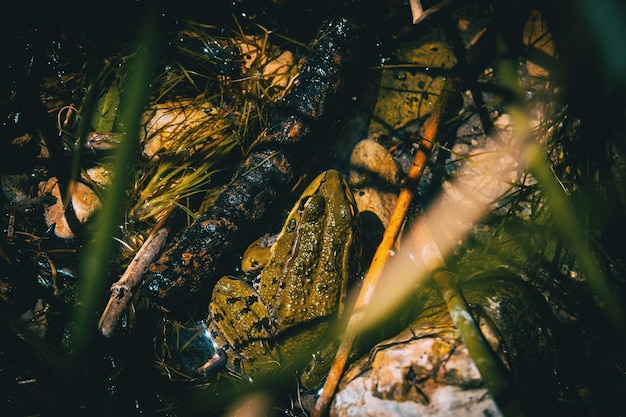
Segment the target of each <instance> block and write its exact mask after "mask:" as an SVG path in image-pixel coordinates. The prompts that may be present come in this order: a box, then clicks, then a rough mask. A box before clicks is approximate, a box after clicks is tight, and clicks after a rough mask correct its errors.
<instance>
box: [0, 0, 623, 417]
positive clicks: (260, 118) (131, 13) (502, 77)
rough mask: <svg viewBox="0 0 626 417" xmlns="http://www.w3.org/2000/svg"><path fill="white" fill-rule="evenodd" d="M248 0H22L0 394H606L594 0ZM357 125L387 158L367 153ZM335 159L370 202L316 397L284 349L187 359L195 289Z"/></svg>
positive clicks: (379, 403) (603, 32)
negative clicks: (240, 361) (213, 370)
mask: <svg viewBox="0 0 626 417" xmlns="http://www.w3.org/2000/svg"><path fill="white" fill-rule="evenodd" d="M251 3H253V2H248V1H240V2H234V3H233V4H221V3H219V4H215V5H212V6H211V8H210V10H206V9H205V8H204V7H200V6H198V5H197V4H195V3H193V2H191V3H190V4H189V5H177V6H176V7H175V6H174V5H162V4H161V5H159V4H152V3H150V4H148V2H137V4H135V5H134V6H133V7H132V8H129V9H128V10H127V11H126V12H125V14H124V15H123V16H121V18H120V17H119V16H116V17H117V18H118V19H117V20H119V21H120V23H119V24H120V26H121V27H119V28H118V30H117V31H116V32H115V33H111V32H110V31H102V30H101V29H100V28H99V27H98V25H90V26H86V25H85V24H84V22H83V23H81V24H77V25H75V26H72V25H71V22H68V21H67V20H64V19H61V20H59V21H57V22H56V23H61V24H60V25H57V24H54V25H53V24H52V23H48V18H47V17H46V16H45V10H43V9H42V11H41V13H37V12H31V11H28V12H26V11H24V12H23V15H24V16H23V18H22V19H23V20H22V23H23V27H22V29H21V30H18V32H16V33H14V32H11V34H10V36H12V38H11V39H14V41H13V42H12V45H11V48H12V50H11V52H12V53H11V54H9V55H8V56H10V65H8V66H7V68H5V69H7V70H8V71H7V74H6V75H5V78H6V82H7V86H8V88H7V89H6V90H3V96H2V97H1V98H0V100H1V101H0V102H1V103H2V111H3V113H2V114H3V117H4V119H3V125H2V129H1V130H0V158H1V164H0V186H1V190H2V194H1V195H0V205H1V210H2V212H1V218H0V224H1V225H2V228H1V232H2V236H1V237H0V265H1V268H0V303H1V305H2V327H1V332H2V338H1V340H2V342H0V387H1V388H2V389H1V391H2V392H3V393H4V396H5V398H3V405H2V406H1V407H5V408H0V410H2V412H3V414H6V415H44V414H45V413H46V412H63V413H69V414H79V415H82V414H86V415H94V414H96V415H100V414H101V415H108V414H112V413H116V414H121V415H132V414H135V413H138V412H140V413H142V414H150V415H152V414H154V415H162V414H166V415H176V416H178V415H180V416H186V415H222V414H225V413H228V412H235V411H236V410H237V409H238V406H239V404H243V405H242V407H253V406H254V407H260V411H259V415H281V414H284V415H309V414H311V415H316V416H322V415H326V413H330V414H331V415H337V416H339V415H345V412H346V409H347V407H356V406H358V407H360V406H363V407H364V409H365V410H369V411H370V412H372V413H377V412H381V413H382V412H383V411H382V410H385V407H387V406H389V404H404V406H406V405H407V404H416V405H418V406H425V408H428V407H427V406H428V405H429V404H434V403H432V402H431V401H434V400H433V399H434V398H435V395H436V393H437V392H442V391H440V390H442V389H443V390H447V389H452V388H451V387H454V389H455V390H457V391H456V392H457V395H459V397H455V398H457V400H458V401H459V402H460V401H461V398H464V400H463V401H465V400H466V399H467V396H466V397H461V395H462V394H460V393H462V392H463V391H465V393H466V394H467V390H477V391H475V392H479V393H480V395H481V401H482V399H484V398H489V399H491V400H493V402H492V403H489V404H488V405H485V403H481V404H479V403H480V401H477V400H472V399H471V398H470V399H469V400H467V401H468V402H467V406H468V407H473V406H479V407H483V406H484V407H485V409H488V410H490V411H489V412H495V413H502V414H503V415H523V414H534V413H542V412H549V413H551V414H561V415H581V416H587V415H589V416H590V415H620V414H621V413H623V412H624V408H623V404H621V398H620V393H621V392H623V390H624V389H625V388H626V379H625V378H624V375H623V372H622V370H623V367H624V365H625V361H626V358H625V357H624V354H623V352H624V349H623V347H624V344H625V343H626V323H625V313H624V300H625V297H624V286H625V285H626V278H625V277H626V264H625V260H624V256H623V253H622V251H621V249H620V248H621V244H620V242H621V239H622V237H623V236H624V234H625V233H626V223H625V222H624V220H625V219H626V216H625V215H624V214H625V213H624V211H625V207H626V193H624V190H625V189H626V188H625V186H624V178H625V176H626V164H625V163H624V160H625V159H624V158H625V157H626V146H625V143H626V142H625V139H626V130H625V129H624V126H623V124H624V120H626V118H625V117H624V116H625V111H626V108H625V107H624V106H623V104H621V101H619V100H615V97H620V95H623V93H624V89H625V87H626V79H624V77H623V75H622V74H623V71H622V70H623V69H624V68H622V66H623V62H624V53H623V52H622V51H621V48H618V47H616V45H615V44H614V43H615V42H617V43H618V44H619V41H618V40H615V39H612V38H607V34H608V33H612V32H611V30H610V29H615V30H618V28H619V25H617V23H616V21H617V20H612V19H610V18H609V17H607V16H606V15H605V16H604V17H602V18H598V16H600V15H602V13H603V12H604V11H605V10H608V9H603V8H602V7H604V5H602V4H598V5H595V6H593V7H594V10H593V12H590V11H589V10H587V9H585V7H586V6H585V5H584V4H582V3H576V6H578V7H580V9H579V8H578V7H573V6H572V5H568V6H567V7H566V6H564V5H563V4H561V2H549V3H547V4H537V5H534V4H528V3H522V2H519V3H515V4H513V5H504V4H501V2H492V1H487V0H485V1H480V2H478V3H477V4H472V5H468V4H459V3H458V2H449V3H444V4H440V5H437V6H436V7H433V8H428V7H426V10H423V9H421V8H420V6H422V4H421V3H420V2H414V1H411V2H399V3H398V4H396V3H393V4H389V5H387V4H376V3H374V2H365V1H364V2H349V1H348V2H320V3H318V4H315V5H309V6H305V5H301V4H298V2H290V1H285V2H278V1H276V2H275V1H268V2H261V3H255V4H251ZM404 3H406V4H404ZM609 3H610V4H611V5H613V3H612V2H610V1H607V4H609ZM508 6H511V7H508ZM613 6H615V7H616V10H617V12H619V13H621V14H623V15H624V14H626V10H624V9H623V8H620V7H618V6H617V5H616V4H615V5H613ZM589 7H591V6H589ZM607 7H608V6H607ZM411 11H412V12H413V15H412V14H411ZM424 11H425V12H426V13H425V14H423V15H422V13H423V12H424ZM617 12H616V14H615V15H616V16H617ZM20 16H21V15H20ZM29 16H30V18H29ZM420 16H421V17H420ZM105 17H106V15H103V17H102V18H103V19H105ZM596 19H600V20H602V22H603V23H604V25H606V27H602V26H599V25H598V21H599V20H596ZM308 22H313V23H308ZM582 28H585V29H582ZM619 30H621V29H619ZM619 30H618V31H619ZM618 49H620V50H618ZM13 52H14V53H13ZM589 56H593V57H594V59H589V58H588V57H589ZM23 69H25V71H23ZM366 138H367V139H368V140H369V141H370V142H373V143H375V145H376V146H379V147H380V148H381V149H382V151H381V152H383V153H384V156H383V157H381V159H380V160H376V162H371V161H368V160H367V157H368V156H366V157H365V160H361V161H359V162H358V163H357V162H356V159H355V157H354V155H353V154H352V155H351V152H352V150H353V148H355V144H356V143H357V142H359V141H360V140H361V139H366ZM368 149H370V148H368ZM373 152H374V151H373V150H368V151H367V152H363V153H365V154H368V153H372V154H373ZM386 160H389V161H391V165H393V167H391V168H390V167H387V166H382V165H383V162H380V161H386ZM376 165H378V167H379V168H380V171H376V172H371V170H370V169H369V168H367V169H366V168H364V167H373V166H376ZM328 168H335V169H339V170H341V171H342V172H343V173H344V176H345V177H346V178H348V179H349V180H350V183H351V186H352V188H353V192H354V193H355V195H357V202H358V203H359V204H360V207H361V209H362V207H368V210H367V214H364V213H362V223H363V225H364V232H365V234H366V240H365V246H364V250H363V259H362V263H363V277H362V281H360V282H358V283H357V285H356V287H355V290H354V291H355V292H354V294H353V295H351V297H352V299H351V300H352V301H353V302H355V310H354V311H355V314H354V315H352V316H350V315H348V314H347V315H346V316H344V317H342V320H341V321H339V322H338V323H336V327H337V331H336V334H335V335H336V336H337V341H339V340H340V341H341V344H340V347H339V351H338V353H337V356H336V358H335V361H334V363H333V364H332V366H333V367H332V369H331V370H330V373H329V374H328V375H329V377H328V379H327V380H326V385H325V386H324V390H323V391H321V395H318V394H319V393H317V392H315V393H312V392H306V391H305V390H303V389H299V388H300V387H299V386H298V383H297V382H295V381H296V378H294V375H293V373H294V370H293V369H285V370H284V371H283V372H279V373H278V374H277V375H270V376H268V378H267V379H260V380H258V381H247V380H241V379H240V378H238V376H237V375H229V374H227V373H226V372H222V373H220V372H217V374H214V375H199V374H197V373H194V369H196V368H198V366H199V365H201V364H203V363H204V362H205V361H207V360H208V359H209V358H211V357H212V355H216V347H215V346H213V344H212V342H211V339H210V338H209V337H207V335H208V333H209V332H208V330H207V325H206V323H205V319H206V315H207V304H208V302H209V300H210V296H211V290H212V286H213V285H214V284H215V282H217V280H218V279H219V278H220V277H221V276H222V275H243V274H242V271H241V270H240V267H239V260H240V257H241V256H242V254H243V252H244V250H245V248H246V246H247V245H248V244H249V243H251V242H252V241H254V240H255V239H256V238H258V237H260V236H262V235H263V234H264V233H267V234H270V233H276V232H277V231H278V230H279V228H280V226H281V224H282V222H283V221H284V218H285V214H286V212H287V211H288V207H290V206H291V205H293V203H294V199H295V198H296V196H297V195H299V194H300V192H301V190H302V189H303V188H304V186H305V185H306V183H307V182H309V181H310V180H311V179H312V178H313V177H315V175H316V174H317V173H318V172H320V171H323V170H325V169H328ZM389 172H392V174H388V173H389ZM381 179H382V180H381ZM377 187H378V191H374V192H372V190H375V189H376V188H377ZM380 190H382V191H380ZM370 193H371V194H370ZM372 195H373V196H374V197H372ZM383 195H384V198H383V197H381V196H383ZM389 196H391V197H389ZM370 198H371V200H369V199H370ZM385 204H386V206H385ZM382 206H384V207H382ZM369 208H372V209H371V210H373V211H374V212H376V210H378V209H380V210H381V211H379V212H376V213H375V214H377V215H378V217H376V216H375V215H373V216H370V217H366V216H368V215H369V214H371V212H370V211H369ZM362 210H363V209H362ZM363 211H366V210H363ZM381 212H383V213H385V214H384V215H381V214H380V213H381ZM383 229H384V232H383ZM265 239H266V240H267V241H271V238H269V237H267V238H265ZM359 291H361V292H360V293H359ZM516 297H518V298H516ZM354 300H356V301H354ZM372 306H374V307H376V308H371V307H372ZM522 312H523V313H522ZM348 313H350V310H348ZM381 322H382V323H383V324H382V325H381ZM431 324H432V326H431ZM315 342H318V341H315ZM431 342H432V345H433V346H435V347H436V348H437V349H439V350H438V351H437V354H435V353H433V352H435V351H434V350H433V351H428V349H430V347H429V346H431ZM424 346H427V347H424ZM307 348H309V347H307V346H303V347H302V350H303V361H307V362H308V359H309V358H310V356H311V355H312V354H314V353H316V352H312V351H308V350H307ZM423 349H426V350H425V351H424V350H423ZM433 349H434V348H433ZM396 350H397V351H399V352H402V353H401V355H404V356H406V355H407V353H406V352H413V353H414V354H416V355H417V354H424V355H427V356H429V358H430V359H429V362H428V364H426V365H425V364H424V363H421V364H418V363H417V362H410V361H407V362H406V363H405V362H403V363H400V361H397V360H395V359H393V358H394V352H396ZM415 352H419V353H415ZM424 352H426V353H424ZM218 356H219V355H216V356H215V357H216V358H217V357H218ZM470 357H471V358H472V359H473V361H474V363H475V368H472V367H471V366H469V367H467V368H464V367H458V368H457V367H455V366H457V365H455V363H458V362H464V363H466V362H467V361H466V360H465V359H458V358H470ZM455 361H456V362H455ZM529 362H532V363H529ZM329 365H330V364H329ZM391 370H393V372H392V371H391ZM393 373H395V374H396V376H395V377H394V378H397V374H400V375H401V377H400V378H399V379H393V378H392V376H391V374H393ZM368 378H369V379H368ZM536 378H540V379H541V383H539V382H536V383H534V382H533V379H536ZM251 382H252V383H251ZM368 384H372V385H373V386H375V387H374V388H372V390H370V391H365V392H364V391H360V388H359V387H360V386H368ZM458 387H461V388H458ZM481 390H482V391H481ZM284 392H287V393H288V394H287V395H285V394H284ZM361 396H362V397H361ZM370 397H371V398H370ZM539 397H541V398H542V401H543V400H545V401H546V404H549V405H546V406H545V408H542V407H543V405H542V404H543V402H541V403H540V402H537V401H534V399H536V398H539ZM367 398H370V400H371V402H367V401H366V399H367ZM373 398H375V400H374V399H373ZM333 400H334V401H335V402H334V403H333ZM437 404H438V406H441V404H440V403H437ZM464 404H465V403H464ZM444 406H445V405H444ZM342 407H346V408H342ZM377 407H380V408H377ZM430 408H431V409H432V408H433V407H430ZM421 412H423V410H422V411H421Z"/></svg>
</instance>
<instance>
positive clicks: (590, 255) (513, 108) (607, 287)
mask: <svg viewBox="0 0 626 417" xmlns="http://www.w3.org/2000/svg"><path fill="white" fill-rule="evenodd" d="M498 48H499V53H500V54H501V55H502V56H505V53H506V51H507V45H506V44H505V42H504V40H502V38H499V39H498ZM497 71H498V73H499V74H500V80H501V81H500V82H501V85H502V86H503V87H504V88H505V89H506V90H507V91H511V92H512V93H513V95H512V97H514V98H515V99H517V100H513V101H512V102H510V103H508V105H507V107H508V112H509V114H510V115H511V120H512V123H513V127H514V129H515V130H516V132H517V136H518V137H519V138H520V139H521V140H522V141H523V151H522V157H523V158H524V161H525V163H526V165H527V166H528V170H529V171H530V173H531V174H532V175H533V176H534V177H535V178H536V180H537V182H538V184H539V187H540V188H541V190H542V192H543V195H544V196H545V199H546V202H547V206H548V210H549V211H550V213H551V217H552V219H553V222H554V225H555V227H556V230H557V232H558V233H559V235H560V236H561V239H562V240H563V242H564V243H565V244H566V245H567V246H568V247H569V248H570V250H571V251H572V253H573V254H574V256H575V257H576V259H577V260H578V262H579V263H580V267H581V269H582V270H583V271H584V274H583V276H584V277H585V279H586V280H587V282H588V283H589V286H590V288H591V289H592V291H593V292H594V294H595V296H596V302H597V303H598V305H599V307H600V308H601V309H602V310H603V311H604V312H605V314H606V316H607V318H608V319H609V320H610V321H611V323H612V324H613V325H614V326H615V328H616V330H617V331H618V332H619V333H620V336H621V338H622V341H623V342H626V320H625V316H624V310H623V306H622V304H621V301H620V298H619V292H618V291H617V288H616V287H615V285H614V284H613V283H612V282H611V281H610V280H609V278H608V277H607V276H606V275H605V273H604V272H603V271H602V268H601V267H600V264H599V260H598V258H597V254H596V253H594V250H593V249H592V248H591V246H590V245H589V236H588V233H587V232H586V230H585V228H584V227H583V226H582V223H581V222H580V220H579V218H578V215H577V213H576V209H575V207H574V205H573V203H572V201H571V200H570V198H569V197H568V195H567V193H566V191H565V190H564V189H563V186H562V185H561V181H559V179H558V178H557V177H556V175H555V173H554V171H553V170H552V169H551V167H550V164H549V163H548V160H547V156H546V152H545V151H544V150H543V149H542V148H541V146H540V145H539V144H538V142H537V141H536V140H535V139H534V138H533V135H532V132H531V130H530V128H529V126H530V121H529V118H528V115H527V114H526V112H525V111H524V109H523V107H522V105H521V104H519V98H520V97H523V92H522V91H521V87H520V85H519V83H518V78H517V71H516V67H515V62H514V61H513V60H512V59H501V60H500V61H499V63H498V66H497Z"/></svg>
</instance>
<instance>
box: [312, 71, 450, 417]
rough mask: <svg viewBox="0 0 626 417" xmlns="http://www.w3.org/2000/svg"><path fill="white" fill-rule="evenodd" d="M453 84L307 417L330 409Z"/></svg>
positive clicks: (429, 125) (425, 136)
mask: <svg viewBox="0 0 626 417" xmlns="http://www.w3.org/2000/svg"><path fill="white" fill-rule="evenodd" d="M454 82H455V81H454V79H453V77H448V78H447V79H446V82H445V84H444V87H443V89H442V91H441V95H440V96H439V100H438V101H437V105H436V107H435V108H434V109H433V111H432V113H431V115H430V117H429V118H428V120H427V121H426V123H425V124H424V127H423V133H422V139H421V141H420V143H419V149H418V151H417V153H416V155H415V157H414V159H413V164H412V165H411V168H410V169H409V172H408V174H407V178H406V182H405V184H404V187H403V188H402V190H400V193H399V194H398V199H397V202H396V206H395V207H394V210H393V212H392V213H391V216H390V218H389V223H388V225H387V227H386V229H385V232H384V234H383V238H382V241H381V243H380V244H379V245H378V248H377V249H376V252H375V253H374V257H373V259H372V263H371V264H370V267H369V269H368V271H367V273H366V274H365V278H364V279H363V286H362V287H361V291H360V292H359V295H358V297H357V300H356V302H355V305H354V310H353V313H352V315H351V316H350V320H349V321H348V325H347V327H346V331H345V333H344V335H343V339H342V341H341V344H340V346H339V348H338V350H337V355H336V356H335V359H334V361H333V364H332V366H331V369H330V371H329V373H328V377H327V378H326V382H325V383H324V387H323V388H322V392H321V393H320V396H319V398H318V399H317V402H316V403H315V407H314V409H313V412H312V414H311V417H321V416H323V415H325V414H326V413H327V411H328V409H329V407H330V402H331V400H332V397H333V396H334V394H335V390H336V389H337V385H339V380H340V379H341V375H342V374H343V370H344V368H345V366H346V363H347V361H348V356H349V355H350V351H351V350H352V345H353V344H354V339H355V337H356V334H357V333H358V328H359V324H360V321H361V318H362V316H363V311H364V308H365V307H366V306H367V305H368V304H369V302H370V300H371V298H372V295H373V294H374V290H375V289H376V286H377V285H378V282H379V281H380V277H381V275H382V272H383V269H384V267H385V265H386V264H387V260H388V259H389V253H390V252H391V251H392V249H393V247H394V245H395V243H396V240H397V238H398V235H399V234H400V230H401V229H402V225H403V224H404V219H405V217H406V214H407V211H408V209H409V206H410V205H411V202H412V201H413V198H414V196H415V192H416V190H417V187H416V185H417V183H418V182H419V180H420V178H421V176H422V173H423V172H424V167H425V166H426V162H427V161H428V158H429V156H430V154H431V152H432V149H433V147H434V144H435V139H436V137H437V132H438V131H439V127H440V126H441V123H442V120H443V116H444V114H445V111H446V109H447V107H448V104H449V101H450V97H451V93H452V91H453V87H454Z"/></svg>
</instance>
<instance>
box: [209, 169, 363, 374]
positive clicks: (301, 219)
mask: <svg viewBox="0 0 626 417" xmlns="http://www.w3.org/2000/svg"><path fill="white" fill-rule="evenodd" d="M360 227H361V225H360V218H359V216H358V208H357V205H356V202H355V200H354V196H353V194H352V191H351V190H350V187H349V185H348V183H347V181H346V179H345V178H344V177H343V176H342V174H341V173H340V172H339V171H337V170H334V169H329V170H326V171H324V172H322V173H321V174H319V175H318V176H317V177H316V178H315V179H314V180H313V181H312V182H311V183H310V184H309V185H308V186H307V187H306V188H305V189H304V191H303V192H302V195H301V196H300V198H299V199H298V200H297V201H296V202H295V204H294V206H293V208H292V209H291V211H290V212H289V214H288V216H287V219H286V220H285V222H284V224H283V226H282V228H281V230H280V232H279V233H278V235H276V237H275V239H270V242H271V246H269V250H267V251H266V252H268V255H267V259H266V260H265V259H263V260H259V259H257V258H255V260H254V261H253V262H250V261H248V260H246V259H245V257H244V260H243V261H242V263H246V262H248V264H250V263H252V264H253V265H254V268H256V269H258V270H260V272H258V275H257V276H256V277H255V279H254V280H253V281H252V282H249V281H246V280H245V279H243V278H241V277H233V276H224V277H222V278H220V279H219V280H218V282H217V283H216V285H215V286H214V288H213V291H212V296H211V300H210V302H209V313H208V318H207V323H206V324H207V328H208V329H209V331H210V334H211V337H212V339H213V343H214V345H215V349H216V354H215V355H214V356H213V357H212V358H211V359H209V361H208V362H207V363H206V364H204V365H203V366H201V367H200V368H199V369H198V371H199V372H200V373H203V374H207V373H210V372H212V371H213V370H215V369H216V368H219V369H222V370H223V369H224V368H225V369H226V371H227V373H229V374H232V375H237V376H238V377H241V378H247V379H249V380H251V381H252V380H254V379H256V378H259V377H261V376H262V375H267V373H268V372H273V371H277V370H278V369H281V367H287V366H294V364H296V363H297V362H298V361H301V359H300V358H301V356H302V354H303V352H305V351H306V349H309V348H310V347H312V346H315V345H316V343H317V342H319V341H320V340H323V339H324V337H325V336H326V335H327V334H328V332H329V331H330V328H331V324H332V322H333V320H334V319H338V318H339V317H341V316H342V314H343V313H344V311H345V304H346V300H345V299H346V294H347V290H348V287H349V285H350V282H351V281H353V280H354V279H355V277H358V275H359V271H360V256H361V244H360V236H361V231H360ZM256 252H258V251H256ZM309 354H314V356H315V355H316V354H319V352H315V353H314V352H313V350H312V351H311V352H309ZM312 362H314V361H312ZM324 362H329V361H327V360H325V361H324ZM313 367H315V366H314V364H313V363H311V364H310V366H309V368H313ZM317 368H319V366H317ZM316 372H317V373H319V371H316ZM318 382H319V381H316V380H314V381H313V382H310V383H307V385H313V384H315V383H318Z"/></svg>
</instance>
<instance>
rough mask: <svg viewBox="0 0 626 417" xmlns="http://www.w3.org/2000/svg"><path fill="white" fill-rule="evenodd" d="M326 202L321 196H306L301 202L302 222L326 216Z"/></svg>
mask: <svg viewBox="0 0 626 417" xmlns="http://www.w3.org/2000/svg"><path fill="white" fill-rule="evenodd" d="M325 209H326V201H325V200H324V198H323V197H321V196H319V195H310V196H305V197H303V198H302V199H301V200H300V207H299V211H300V213H301V215H300V216H301V218H302V221H310V220H311V219H316V218H319V217H320V216H322V215H323V214H324V210H325Z"/></svg>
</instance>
